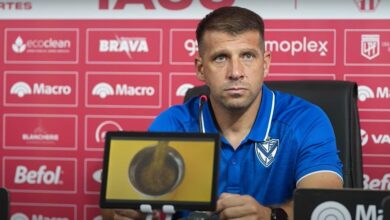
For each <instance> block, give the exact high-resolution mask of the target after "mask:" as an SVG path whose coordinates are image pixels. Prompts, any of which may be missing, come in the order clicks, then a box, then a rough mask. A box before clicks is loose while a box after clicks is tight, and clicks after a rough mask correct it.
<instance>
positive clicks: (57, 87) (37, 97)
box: [5, 72, 78, 107]
mask: <svg viewBox="0 0 390 220" xmlns="http://www.w3.org/2000/svg"><path fill="white" fill-rule="evenodd" d="M5 81H6V82H5V83H6V87H5V90H8V93H7V94H6V96H5V105H10V106H22V105H23V106H51V107H65V106H76V105H77V92H78V91H77V82H78V74H77V73H74V72H39V73H38V72H6V73H5Z"/></svg>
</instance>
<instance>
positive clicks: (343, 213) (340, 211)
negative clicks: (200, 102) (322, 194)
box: [310, 201, 352, 220]
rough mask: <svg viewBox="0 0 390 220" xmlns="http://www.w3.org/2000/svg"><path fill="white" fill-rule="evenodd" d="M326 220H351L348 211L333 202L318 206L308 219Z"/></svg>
mask: <svg viewBox="0 0 390 220" xmlns="http://www.w3.org/2000/svg"><path fill="white" fill-rule="evenodd" d="M336 216H337V217H336ZM328 218H336V219H344V220H351V219H352V217H351V214H350V213H349V211H348V209H347V208H346V207H345V206H344V205H343V204H341V203H339V202H335V201H327V202H323V203H321V204H319V205H318V206H317V207H316V208H315V209H314V210H313V212H312V213H311V218H310V219H312V220H315V219H328Z"/></svg>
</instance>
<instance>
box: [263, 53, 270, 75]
mask: <svg viewBox="0 0 390 220" xmlns="http://www.w3.org/2000/svg"><path fill="white" fill-rule="evenodd" d="M263 65H264V67H263V68H264V77H266V76H267V75H268V73H269V69H270V66H271V52H269V51H266V52H264V64H263Z"/></svg>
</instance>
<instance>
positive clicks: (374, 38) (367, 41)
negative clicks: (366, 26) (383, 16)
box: [360, 34, 380, 60]
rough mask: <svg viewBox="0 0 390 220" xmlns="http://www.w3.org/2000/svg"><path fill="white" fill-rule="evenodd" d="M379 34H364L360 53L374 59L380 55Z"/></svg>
mask: <svg viewBox="0 0 390 220" xmlns="http://www.w3.org/2000/svg"><path fill="white" fill-rule="evenodd" d="M379 43H380V42H379V34H363V35H362V39H361V51H360V53H361V54H362V56H364V57H365V58H367V59H369V60H372V59H374V58H375V57H377V56H379V53H380V52H379V48H380V47H379Z"/></svg>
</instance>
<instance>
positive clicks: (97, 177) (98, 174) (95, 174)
mask: <svg viewBox="0 0 390 220" xmlns="http://www.w3.org/2000/svg"><path fill="white" fill-rule="evenodd" d="M102 172H103V170H102V169H98V170H96V171H95V172H93V174H92V179H93V180H95V181H96V182H97V183H102Z"/></svg>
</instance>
